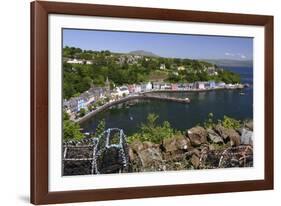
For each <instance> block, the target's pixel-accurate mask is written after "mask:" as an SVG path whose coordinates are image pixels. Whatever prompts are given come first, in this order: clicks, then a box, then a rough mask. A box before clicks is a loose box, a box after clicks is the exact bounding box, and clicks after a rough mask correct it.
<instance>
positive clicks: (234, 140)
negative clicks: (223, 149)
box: [215, 124, 240, 146]
mask: <svg viewBox="0 0 281 206" xmlns="http://www.w3.org/2000/svg"><path fill="white" fill-rule="evenodd" d="M215 130H216V132H217V133H218V134H219V135H220V136H221V137H222V138H223V140H224V142H225V143H226V142H230V145H231V146H238V145H240V135H239V133H238V132H237V131H236V130H235V129H232V128H225V127H223V126H222V125H221V124H218V125H216V126H215Z"/></svg>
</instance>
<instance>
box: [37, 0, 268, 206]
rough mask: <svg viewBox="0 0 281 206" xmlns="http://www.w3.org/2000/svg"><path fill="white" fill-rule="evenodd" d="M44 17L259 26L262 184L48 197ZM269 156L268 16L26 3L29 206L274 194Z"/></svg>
mask: <svg viewBox="0 0 281 206" xmlns="http://www.w3.org/2000/svg"><path fill="white" fill-rule="evenodd" d="M49 14H65V15H84V16H85V15H86V16H100V17H118V18H135V19H154V20H169V21H189V22H204V23H218V24H237V25H256V26H263V27H264V28H265V39H264V41H265V50H264V57H265V65H264V68H265V76H264V87H265V97H264V99H265V102H264V108H265V114H264V115H265V120H264V124H265V133H264V138H265V145H264V154H265V157H264V160H265V162H264V166H265V167H264V174H265V177H264V180H251V181H234V182H218V183H200V184H183V185H182V184H181V185H166V186H147V187H134V188H115V189H94V188H93V189H92V190H76V191H59V192H50V191H49V190H48V178H49V177H48V86H49V85H48V15H49ZM273 153H274V152H273V17H272V16H262V15H248V14H231V13H215V12H199V11H185V10H170V9H155V8H137V7H123V6H105V5H93V4H76V3H59V2H41V1H35V2H32V3H31V202H32V203H33V204H49V203H67V202H80V201H98V200H114V199H128V198H145V197H163V196H175V195H191V194H205V193H221V192H237V191H251V190H267V189H273V183H274V181H273Z"/></svg>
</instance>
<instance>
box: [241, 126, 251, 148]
mask: <svg viewBox="0 0 281 206" xmlns="http://www.w3.org/2000/svg"><path fill="white" fill-rule="evenodd" d="M240 140H241V144H251V145H252V144H253V132H252V131H250V130H248V129H246V128H242V131H241V138H240Z"/></svg>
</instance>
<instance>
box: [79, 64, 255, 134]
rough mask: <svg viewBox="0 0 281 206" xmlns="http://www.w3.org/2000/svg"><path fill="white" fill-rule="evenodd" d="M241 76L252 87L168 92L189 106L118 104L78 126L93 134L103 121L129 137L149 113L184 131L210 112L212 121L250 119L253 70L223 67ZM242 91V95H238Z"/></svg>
mask: <svg viewBox="0 0 281 206" xmlns="http://www.w3.org/2000/svg"><path fill="white" fill-rule="evenodd" d="M225 69H228V70H231V71H234V72H237V73H239V74H240V75H241V80H242V82H243V83H249V84H250V85H251V86H250V87H249V88H245V89H243V90H242V91H241V90H217V91H206V92H178V93H169V94H170V95H173V96H177V97H183V98H184V97H188V98H190V100H191V103H190V104H182V103H176V102H169V101H158V100H149V101H148V100H146V101H138V102H137V103H136V102H135V103H134V104H131V105H128V103H125V104H120V105H117V106H115V107H113V108H111V109H108V110H106V111H104V112H102V113H99V114H98V115H96V116H94V117H92V118H91V119H89V120H87V121H85V122H83V123H82V124H81V127H82V128H83V129H84V131H85V132H94V131H95V129H96V126H97V124H98V122H99V121H100V120H101V119H105V121H106V127H107V128H109V127H117V128H123V129H124V132H125V134H127V135H130V134H132V133H134V132H136V131H138V129H139V126H140V124H141V123H142V122H145V120H146V117H147V115H148V114H149V113H155V114H157V115H159V119H158V122H159V123H161V122H163V121H169V122H170V124H171V125H172V127H174V128H176V129H178V130H182V131H184V130H186V129H188V128H191V127H193V126H195V125H196V124H198V123H202V122H203V121H204V120H206V119H207V117H208V114H209V113H210V112H212V113H213V114H214V118H215V119H222V118H223V116H224V115H227V116H230V117H234V118H237V119H241V120H243V119H248V118H251V119H252V118H253V87H252V84H253V69H252V68H249V67H228V68H225ZM241 92H243V93H245V95H241V94H240V93H241Z"/></svg>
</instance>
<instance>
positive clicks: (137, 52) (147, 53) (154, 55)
mask: <svg viewBox="0 0 281 206" xmlns="http://www.w3.org/2000/svg"><path fill="white" fill-rule="evenodd" d="M129 54H132V55H140V56H147V57H159V56H158V55H156V54H154V53H152V52H149V51H144V50H136V51H131V52H129Z"/></svg>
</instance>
